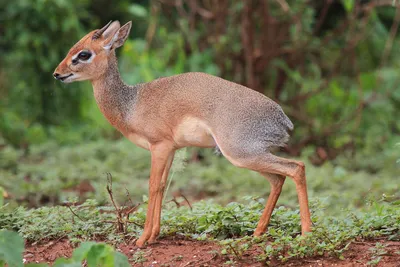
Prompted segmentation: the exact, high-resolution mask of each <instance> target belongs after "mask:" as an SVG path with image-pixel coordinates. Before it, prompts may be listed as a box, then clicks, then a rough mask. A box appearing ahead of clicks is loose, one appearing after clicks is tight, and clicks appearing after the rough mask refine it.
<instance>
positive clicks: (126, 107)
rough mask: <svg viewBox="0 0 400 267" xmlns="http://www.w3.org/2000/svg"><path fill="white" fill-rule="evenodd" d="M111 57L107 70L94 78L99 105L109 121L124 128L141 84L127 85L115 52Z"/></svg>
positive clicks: (94, 87) (94, 91) (93, 82)
mask: <svg viewBox="0 0 400 267" xmlns="http://www.w3.org/2000/svg"><path fill="white" fill-rule="evenodd" d="M111 53H112V54H111V55H110V57H109V60H108V65H107V68H106V71H105V72H104V73H103V74H101V75H100V76H99V77H97V78H96V79H94V80H92V81H91V82H92V86H93V93H94V97H95V99H96V102H97V105H98V106H99V108H100V110H101V112H102V113H103V114H104V116H105V117H106V118H107V119H108V121H109V122H110V123H111V124H112V125H114V126H115V127H117V128H118V129H120V130H122V129H121V127H122V126H123V123H124V119H125V118H126V116H127V115H128V113H129V112H132V111H133V108H134V104H135V102H136V95H137V91H138V89H139V88H140V85H134V86H132V85H127V84H125V83H124V82H123V80H122V78H121V75H120V73H119V71H118V61H117V57H116V55H115V52H114V51H112V52H111Z"/></svg>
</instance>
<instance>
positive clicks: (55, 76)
mask: <svg viewBox="0 0 400 267" xmlns="http://www.w3.org/2000/svg"><path fill="white" fill-rule="evenodd" d="M53 76H54V78H56V79H57V80H58V79H59V78H60V74H58V73H57V72H54V73H53Z"/></svg>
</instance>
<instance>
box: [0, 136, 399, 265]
mask: <svg viewBox="0 0 400 267" xmlns="http://www.w3.org/2000/svg"><path fill="white" fill-rule="evenodd" d="M190 153H191V150H183V151H181V152H179V154H178V155H177V157H176V161H175V163H174V166H173V168H172V170H173V171H172V172H173V181H172V183H171V187H170V189H169V192H168V194H169V195H168V196H167V197H166V202H165V207H164V210H163V214H162V228H161V235H162V236H171V235H184V236H188V237H190V238H194V239H199V240H213V241H216V242H220V244H221V246H222V251H221V253H222V254H226V255H227V256H228V257H229V258H230V259H231V260H232V261H238V260H240V259H241V257H243V255H244V254H245V253H246V251H247V250H249V249H257V251H259V253H258V260H260V261H263V262H267V263H268V262H269V261H270V260H271V259H278V260H280V261H282V262H285V261H287V260H289V259H290V258H294V257H308V256H314V255H333V256H337V257H339V258H340V257H342V254H343V251H344V250H346V248H347V246H348V244H349V243H350V242H351V241H352V240H355V239H360V238H374V237H378V236H384V237H386V238H388V239H391V240H399V239H400V201H399V199H400V195H399V192H400V190H399V183H398V175H397V174H396V173H397V172H398V166H397V165H396V163H395V161H394V162H393V164H392V168H388V169H386V170H384V171H380V172H378V173H375V174H369V173H366V172H362V171H359V172H351V171H348V170H346V169H345V168H343V167H340V166H335V165H333V164H332V163H327V164H325V165H323V166H322V167H318V168H317V167H313V166H312V165H311V164H309V163H308V162H307V160H306V165H307V170H306V171H307V177H308V190H309V195H310V199H311V201H310V205H311V210H312V220H313V224H314V227H313V228H314V231H313V233H311V234H310V235H308V236H306V237H301V236H299V233H300V216H299V211H298V204H297V196H296V190H295V187H294V183H293V182H292V181H290V179H287V182H286V184H285V185H284V189H283V192H282V195H281V198H280V199H279V201H278V206H279V207H278V208H277V209H276V210H275V211H274V213H273V217H272V219H271V222H270V227H269V229H268V232H267V234H266V235H264V236H262V237H260V238H253V237H251V234H252V232H253V231H254V229H255V227H256V225H257V222H258V219H259V217H260V214H261V212H262V209H263V207H264V203H265V198H266V197H267V196H268V192H269V185H268V182H267V181H266V180H265V179H263V178H262V177H261V176H260V175H258V174H257V173H255V172H251V171H248V170H244V169H239V168H236V167H234V166H232V165H231V164H229V163H228V162H227V161H226V160H225V159H224V158H222V157H220V156H217V155H214V154H213V153H212V151H201V153H205V155H206V157H205V160H204V161H202V162H198V163H185V158H189V155H190ZM0 157H1V161H0V185H1V187H2V190H4V193H3V194H4V195H8V196H9V197H8V199H6V201H5V203H6V204H5V205H4V206H2V207H1V208H0V228H2V229H8V230H13V231H18V232H19V233H20V235H21V236H22V237H23V238H24V239H25V240H27V241H38V240H44V239H46V240H47V239H58V238H63V237H67V238H69V239H70V240H71V241H73V242H76V243H80V242H82V241H89V240H103V241H106V242H107V243H110V244H117V243H121V242H125V241H127V240H131V239H134V238H136V237H137V236H138V235H140V233H141V231H142V225H143V224H144V220H145V210H146V200H147V198H146V195H147V181H148V180H147V179H148V172H149V163H150V159H149V153H148V152H146V151H144V150H141V149H139V148H136V147H135V146H134V145H132V144H130V143H129V142H128V141H126V140H119V141H104V140H102V141H96V142H90V143H85V144H79V145H77V146H70V147H59V146H57V145H56V144H54V143H47V144H45V145H41V146H32V147H30V149H29V151H28V152H26V151H22V150H17V149H14V148H12V147H10V146H3V147H2V148H1V149H0ZM340 160H341V161H343V160H344V159H343V158H342V159H340ZM388 165H389V166H390V163H388ZM108 172H110V173H112V177H113V196H114V197H115V199H116V201H117V202H118V203H119V204H120V205H122V206H124V205H126V206H134V205H135V204H137V203H139V202H140V203H142V202H143V204H142V205H140V206H138V208H137V209H136V210H135V211H134V212H132V213H131V214H130V216H129V218H126V217H124V218H122V221H121V220H120V221H118V219H117V216H116V212H115V208H114V207H112V206H111V203H110V200H109V195H108V193H107V190H106V185H107V173H108ZM83 185H85V186H83ZM82 187H88V188H89V189H90V190H83V189H82ZM0 189H1V188H0ZM0 191H1V190H0ZM127 192H129V193H127ZM182 195H183V196H186V197H187V198H189V200H190V202H192V206H193V207H192V209H190V208H189V207H188V206H187V205H185V206H182V207H179V208H178V207H177V205H176V204H175V203H174V202H171V201H169V200H170V199H171V198H172V197H173V196H175V199H174V201H175V202H178V203H179V202H181V203H186V201H184V199H183V198H182V197H179V196H182ZM246 195H251V196H255V197H243V196H246ZM210 197H211V199H210ZM201 198H206V200H204V201H199V200H200V199H201ZM232 201H233V202H232ZM59 204H64V205H63V206H60V205H59ZM32 207H33V209H32ZM121 224H123V227H122V229H123V231H121ZM383 251H384V247H382V246H380V245H378V244H377V246H376V250H374V251H371V255H373V257H372V259H371V265H372V264H375V262H379V259H380V255H381V254H382V253H383ZM137 257H138V259H140V258H141V255H137Z"/></svg>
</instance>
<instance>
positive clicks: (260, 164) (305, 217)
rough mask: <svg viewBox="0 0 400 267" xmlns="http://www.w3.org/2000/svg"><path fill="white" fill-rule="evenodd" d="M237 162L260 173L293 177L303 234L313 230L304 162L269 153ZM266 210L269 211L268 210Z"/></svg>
mask: <svg viewBox="0 0 400 267" xmlns="http://www.w3.org/2000/svg"><path fill="white" fill-rule="evenodd" d="M236 162H240V166H242V167H246V168H248V169H251V170H255V171H258V172H260V173H274V174H278V175H282V176H286V177H287V176H289V177H290V178H292V179H293V181H294V182H295V184H296V191H297V196H298V198H299V205H300V218H301V233H302V235H305V234H306V233H307V232H311V225H312V222H311V216H310V210H309V207H308V197H307V183H306V174H305V166H304V163H303V162H300V161H295V160H289V159H285V158H280V157H277V156H274V155H272V154H267V155H266V157H263V158H262V159H260V158H259V157H258V158H253V159H242V160H241V161H238V160H236ZM271 193H272V191H271ZM268 201H269V200H268ZM271 203H272V201H271ZM267 206H268V202H267ZM266 212H268V210H267V211H266ZM257 229H260V230H261V227H257ZM258 233H259V232H258V231H256V232H255V234H258Z"/></svg>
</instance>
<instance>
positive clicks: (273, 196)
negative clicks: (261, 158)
mask: <svg viewBox="0 0 400 267" xmlns="http://www.w3.org/2000/svg"><path fill="white" fill-rule="evenodd" d="M263 175H264V176H265V177H266V178H267V179H268V181H269V183H270V184H271V192H270V193H269V197H268V200H267V203H266V205H265V208H264V211H263V214H262V215H261V218H260V221H259V222H258V225H257V228H256V230H255V231H254V236H260V235H262V234H263V233H264V232H265V230H267V226H268V224H269V221H270V219H271V215H272V211H273V210H274V208H275V206H276V202H277V201H278V198H279V196H280V194H281V191H282V186H283V184H284V183H285V179H286V177H285V176H282V175H279V174H272V173H266V174H263Z"/></svg>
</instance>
